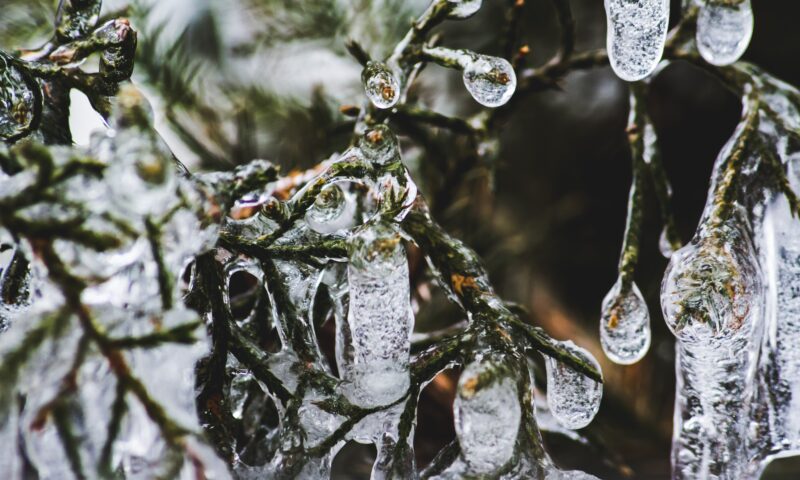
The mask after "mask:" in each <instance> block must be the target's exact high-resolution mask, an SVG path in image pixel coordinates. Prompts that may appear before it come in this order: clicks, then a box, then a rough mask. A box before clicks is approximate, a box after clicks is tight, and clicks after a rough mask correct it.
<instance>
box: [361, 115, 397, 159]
mask: <svg viewBox="0 0 800 480" xmlns="http://www.w3.org/2000/svg"><path fill="white" fill-rule="evenodd" d="M358 146H359V149H360V151H361V153H362V154H363V155H364V158H366V159H367V160H368V161H369V162H370V163H372V164H374V165H387V164H389V163H392V162H395V161H399V160H400V143H399V142H398V140H397V135H395V134H394V132H393V131H392V130H391V129H390V128H389V127H387V126H386V125H383V124H379V125H375V126H374V127H372V128H371V129H369V130H367V131H366V133H364V135H363V136H362V137H361V139H360V140H359V144H358Z"/></svg>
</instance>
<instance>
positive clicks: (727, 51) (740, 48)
mask: <svg viewBox="0 0 800 480" xmlns="http://www.w3.org/2000/svg"><path fill="white" fill-rule="evenodd" d="M730 3H735V2H727V3H723V2H720V1H719V0H716V1H715V0H709V1H708V2H707V3H706V4H705V5H704V6H702V7H701V9H700V13H699V14H698V17H697V34H696V40H697V49H698V50H699V51H700V55H702V56H703V58H704V59H705V61H706V62H708V63H710V64H712V65H716V66H724V65H730V64H731V63H733V62H735V61H737V60H739V57H741V56H742V54H743V53H744V51H745V50H747V47H748V45H750V39H751V38H752V36H753V8H752V6H751V4H750V0H743V1H741V2H739V3H738V4H736V5H733V4H730Z"/></svg>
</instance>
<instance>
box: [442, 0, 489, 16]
mask: <svg viewBox="0 0 800 480" xmlns="http://www.w3.org/2000/svg"><path fill="white" fill-rule="evenodd" d="M447 3H449V4H451V5H452V7H450V8H451V10H450V12H449V13H448V14H447V16H448V17H450V18H468V17H471V16H472V15H475V14H476V13H477V12H478V10H480V9H481V4H482V3H483V0H447Z"/></svg>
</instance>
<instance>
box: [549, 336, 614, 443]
mask: <svg viewBox="0 0 800 480" xmlns="http://www.w3.org/2000/svg"><path fill="white" fill-rule="evenodd" d="M562 345H563V346H564V348H566V349H568V350H569V351H570V352H571V353H573V354H574V355H575V356H577V357H579V358H581V359H583V360H584V361H585V362H587V363H589V364H590V365H594V366H595V368H597V370H598V371H599V370H600V364H598V363H597V360H595V358H594V357H593V356H592V354H591V353H589V352H588V351H586V350H585V349H583V348H580V347H578V346H576V345H575V344H573V343H572V342H563V343H562ZM545 365H546V367H547V404H548V405H550V411H551V412H552V413H553V416H554V417H555V418H556V420H558V421H559V422H560V423H561V424H562V425H564V426H565V427H567V428H572V429H576V428H583V427H585V426H587V425H589V423H590V422H591V421H592V419H593V418H594V416H595V415H596V414H597V411H598V410H599V409H600V400H601V399H602V397H603V385H602V384H601V383H598V382H595V381H594V380H592V379H591V378H589V377H587V376H585V375H583V374H582V373H579V372H576V371H575V370H573V369H572V367H569V366H567V365H565V364H563V363H561V362H559V361H558V360H556V359H554V358H550V357H546V358H545Z"/></svg>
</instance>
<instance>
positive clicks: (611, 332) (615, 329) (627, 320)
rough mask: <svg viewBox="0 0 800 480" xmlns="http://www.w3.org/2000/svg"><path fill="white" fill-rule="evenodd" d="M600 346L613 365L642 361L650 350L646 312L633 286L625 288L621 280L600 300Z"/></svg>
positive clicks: (647, 314) (648, 317)
mask: <svg viewBox="0 0 800 480" xmlns="http://www.w3.org/2000/svg"><path fill="white" fill-rule="evenodd" d="M600 343H601V344H602V346H603V352H605V354H606V356H607V357H608V358H610V359H611V361H613V362H615V363H619V364H621V365H630V364H632V363H636V362H638V361H639V360H641V359H642V357H644V356H645V354H646V353H647V350H648V349H649V348H650V312H649V311H648V310H647V303H645V301H644V298H643V297H642V292H640V291H639V287H638V286H636V284H635V283H633V282H631V283H630V285H628V286H627V287H626V286H625V285H624V282H623V281H622V277H620V278H618V279H617V282H616V283H615V284H614V286H613V287H612V288H611V291H609V292H608V294H607V295H606V297H605V298H604V299H603V307H602V314H601V317H600Z"/></svg>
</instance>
